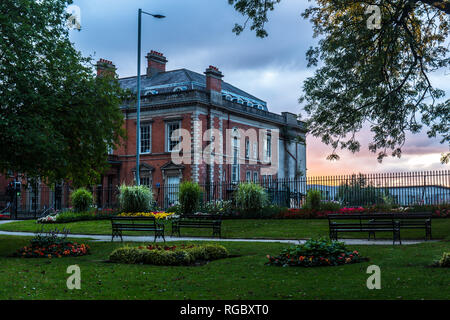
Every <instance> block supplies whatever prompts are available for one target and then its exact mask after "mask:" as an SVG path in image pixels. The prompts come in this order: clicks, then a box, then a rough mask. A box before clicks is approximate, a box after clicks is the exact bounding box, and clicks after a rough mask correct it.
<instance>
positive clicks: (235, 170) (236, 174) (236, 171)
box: [231, 137, 241, 182]
mask: <svg viewBox="0 0 450 320" xmlns="http://www.w3.org/2000/svg"><path fill="white" fill-rule="evenodd" d="M232 147H233V164H232V165H231V181H232V182H239V181H240V179H241V177H240V168H239V167H240V166H239V156H240V153H239V138H238V137H233V145H232Z"/></svg>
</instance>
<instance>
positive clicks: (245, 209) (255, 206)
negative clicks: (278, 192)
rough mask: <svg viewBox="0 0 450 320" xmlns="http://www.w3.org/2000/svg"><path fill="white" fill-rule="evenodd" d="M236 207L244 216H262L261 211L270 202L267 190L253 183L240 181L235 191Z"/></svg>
mask: <svg viewBox="0 0 450 320" xmlns="http://www.w3.org/2000/svg"><path fill="white" fill-rule="evenodd" d="M235 202H236V208H237V209H238V210H239V211H240V213H241V214H242V215H243V216H246V217H255V216H258V217H259V216H261V211H262V209H263V207H264V206H266V205H267V204H268V196H267V192H266V191H265V190H264V188H263V187H261V186H259V185H257V184H254V183H251V182H246V183H240V184H239V186H238V188H237V190H236V192H235Z"/></svg>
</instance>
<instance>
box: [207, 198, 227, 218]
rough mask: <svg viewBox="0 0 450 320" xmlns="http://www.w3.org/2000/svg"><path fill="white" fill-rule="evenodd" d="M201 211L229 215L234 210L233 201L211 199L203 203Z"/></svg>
mask: <svg viewBox="0 0 450 320" xmlns="http://www.w3.org/2000/svg"><path fill="white" fill-rule="evenodd" d="M200 211H201V212H205V213H209V214H221V215H229V214H231V213H232V211H233V203H232V201H231V200H217V201H214V200H211V201H208V202H205V203H203V204H202V205H201V207H200Z"/></svg>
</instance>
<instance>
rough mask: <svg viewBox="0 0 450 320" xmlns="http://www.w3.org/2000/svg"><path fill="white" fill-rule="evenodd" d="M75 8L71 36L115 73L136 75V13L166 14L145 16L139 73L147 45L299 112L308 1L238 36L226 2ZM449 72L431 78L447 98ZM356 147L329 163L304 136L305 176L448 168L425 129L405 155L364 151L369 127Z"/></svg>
mask: <svg viewBox="0 0 450 320" xmlns="http://www.w3.org/2000/svg"><path fill="white" fill-rule="evenodd" d="M74 4H75V5H77V6H78V7H79V8H80V14H81V27H82V29H81V31H76V30H72V31H70V39H71V41H72V42H73V43H74V45H75V47H76V48H77V49H78V50H80V51H81V52H82V53H83V55H85V56H92V57H93V58H94V59H95V61H97V60H98V59H100V58H104V59H107V60H111V61H112V62H113V63H114V64H115V65H116V67H117V72H118V74H119V77H127V76H135V75H136V74H137V70H136V59H137V11H138V9H139V8H142V9H143V10H144V11H147V12H150V13H154V14H156V13H158V14H163V15H165V16H166V18H165V19H162V20H159V19H154V18H152V17H150V16H143V23H142V50H143V51H142V70H141V71H142V72H145V58H144V57H145V54H146V53H147V52H149V51H150V50H156V51H159V52H162V53H164V55H165V56H166V57H167V59H168V60H169V62H168V64H167V69H168V70H174V69H179V68H186V69H190V70H193V71H196V72H199V73H203V72H204V71H205V69H206V68H207V67H208V66H209V65H214V66H217V67H218V68H219V69H220V70H221V71H222V73H223V74H224V81H226V82H228V83H231V84H232V85H234V86H237V87H239V88H241V89H242V90H244V91H246V92H248V93H250V94H252V95H254V96H256V97H258V98H260V99H262V100H264V101H266V102H267V105H268V108H269V111H271V112H275V113H281V112H283V111H288V112H292V113H296V114H299V113H301V112H302V107H301V105H299V103H298V98H299V97H300V95H301V94H302V84H303V81H304V80H305V79H306V78H307V77H309V76H312V75H313V73H314V69H313V68H307V63H306V58H305V52H306V50H307V49H308V48H309V47H310V46H314V45H315V44H316V43H317V39H314V38H313V37H312V34H313V32H312V27H311V23H310V22H309V21H307V20H304V19H303V18H302V17H301V16H300V14H301V13H302V12H303V11H304V9H305V8H307V7H308V6H309V5H310V3H308V1H306V0H301V1H299V0H283V1H282V2H281V3H280V4H279V5H277V7H276V9H275V11H273V12H271V13H270V15H269V22H268V23H267V25H266V30H267V31H268V33H269V36H268V37H267V38H264V39H260V38H257V37H256V36H255V33H254V32H252V31H250V30H249V29H247V30H245V31H244V32H243V33H242V34H241V35H239V36H236V35H235V34H234V33H233V32H232V29H233V26H234V24H235V23H243V22H244V21H245V18H244V17H243V16H242V15H240V14H239V13H237V12H236V11H235V10H234V8H233V7H232V6H231V5H229V4H228V1H227V0H189V1H186V0H152V1H148V0H147V1H146V0H126V1H125V0H74ZM449 80H450V71H449V70H446V71H442V72H439V73H436V74H433V75H432V76H431V81H432V83H433V85H435V86H436V87H438V88H440V89H443V90H445V91H446V96H447V98H448V96H450V81H449ZM358 137H359V139H360V142H361V144H362V146H361V151H360V152H359V153H357V154H353V153H351V152H348V151H340V152H339V155H340V160H339V161H334V162H330V161H328V160H326V156H327V155H328V154H330V152H331V149H330V147H329V146H327V145H325V144H323V143H322V142H321V141H320V140H319V139H317V138H315V137H312V136H311V135H308V136H307V142H306V143H307V165H306V166H307V174H308V175H310V176H312V175H332V174H351V173H359V172H363V173H374V172H397V171H424V170H442V169H446V170H448V169H450V165H449V164H447V165H443V164H441V163H440V161H439V158H440V154H441V153H443V152H447V151H448V146H447V145H445V144H444V145H442V144H440V143H439V138H435V139H429V138H428V137H427V135H426V133H425V130H423V131H422V132H421V133H420V134H415V135H411V134H409V135H407V142H406V144H405V145H404V147H403V149H402V150H403V154H402V157H401V158H400V159H399V158H392V157H389V158H386V159H384V160H383V163H381V164H380V163H378V162H377V160H376V155H375V154H373V153H371V152H369V151H368V144H369V142H370V141H371V134H370V131H369V130H368V129H367V128H365V129H364V130H363V131H362V132H361V133H360V134H359V135H358Z"/></svg>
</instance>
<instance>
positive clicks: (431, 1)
mask: <svg viewBox="0 0 450 320" xmlns="http://www.w3.org/2000/svg"><path fill="white" fill-rule="evenodd" d="M417 2H422V3H425V4H428V5H430V6H432V7H434V8H436V9H439V10H440V11H443V12H445V13H446V14H450V1H448V0H441V1H436V0H417Z"/></svg>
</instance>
